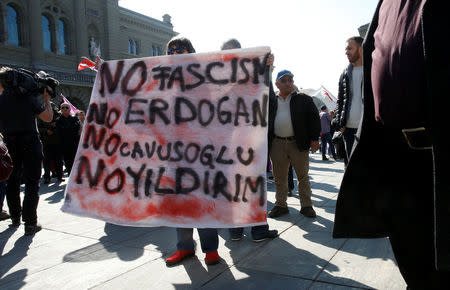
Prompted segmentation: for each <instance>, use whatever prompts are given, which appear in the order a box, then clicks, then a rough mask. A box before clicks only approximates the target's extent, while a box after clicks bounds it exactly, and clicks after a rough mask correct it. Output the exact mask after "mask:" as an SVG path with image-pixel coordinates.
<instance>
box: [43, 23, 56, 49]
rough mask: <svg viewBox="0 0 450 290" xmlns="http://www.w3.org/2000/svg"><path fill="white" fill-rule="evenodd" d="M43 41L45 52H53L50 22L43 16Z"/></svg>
mask: <svg viewBox="0 0 450 290" xmlns="http://www.w3.org/2000/svg"><path fill="white" fill-rule="evenodd" d="M42 40H43V42H44V50H45V51H48V52H51V51H52V42H53V41H52V30H51V27H50V20H49V19H48V17H47V16H45V15H42Z"/></svg>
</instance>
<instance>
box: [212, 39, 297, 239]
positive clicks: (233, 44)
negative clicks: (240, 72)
mask: <svg viewBox="0 0 450 290" xmlns="http://www.w3.org/2000/svg"><path fill="white" fill-rule="evenodd" d="M237 48H241V44H240V43H239V41H238V40H237V39H235V38H232V39H229V40H227V41H225V42H224V43H223V44H222V47H221V50H228V49H237ZM273 60H274V58H273V55H272V54H271V55H270V57H269V58H268V60H267V63H266V70H271V69H272V66H273ZM270 90H272V91H273V87H272V84H271V85H270ZM292 183H293V182H292ZM229 231H230V236H231V240H232V241H239V240H241V239H242V235H243V233H244V228H232V229H230V230H229ZM251 231H252V238H253V241H254V242H262V241H265V240H267V239H273V238H276V237H278V231H277V230H269V225H268V224H267V223H266V224H265V225H261V226H254V227H252V229H251Z"/></svg>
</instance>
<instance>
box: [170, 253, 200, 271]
mask: <svg viewBox="0 0 450 290" xmlns="http://www.w3.org/2000/svg"><path fill="white" fill-rule="evenodd" d="M194 254H195V251H194V250H178V251H176V252H175V254H173V255H172V256H170V257H169V258H167V259H166V266H168V267H170V266H174V265H176V264H178V263H180V262H181V261H183V260H184V259H185V258H188V257H192V256H194Z"/></svg>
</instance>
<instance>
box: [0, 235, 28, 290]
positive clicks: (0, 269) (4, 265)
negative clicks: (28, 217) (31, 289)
mask: <svg viewBox="0 0 450 290" xmlns="http://www.w3.org/2000/svg"><path fill="white" fill-rule="evenodd" d="M16 230H18V229H17V228H7V229H6V230H4V231H3V232H2V233H1V234H0V237H1V240H0V254H1V256H0V261H1V262H0V288H2V287H1V286H2V285H3V286H5V285H6V284H8V283H9V282H14V283H15V285H14V286H17V289H19V288H21V286H24V285H25V282H24V280H25V278H26V277H27V273H28V270H27V269H21V270H18V271H15V272H12V273H10V274H8V275H6V276H4V275H5V274H6V273H7V272H8V271H9V270H11V269H12V268H14V266H15V265H17V264H19V263H20V262H21V261H22V259H23V258H25V257H26V256H27V252H28V249H29V248H30V245H31V243H32V241H33V237H32V236H28V237H27V236H22V237H20V238H19V239H17V240H16V242H15V243H14V247H13V248H12V249H11V250H10V251H9V252H8V253H6V254H3V250H4V248H5V245H6V243H7V242H8V239H9V238H10V237H11V236H12V235H13V234H14V233H15V231H16Z"/></svg>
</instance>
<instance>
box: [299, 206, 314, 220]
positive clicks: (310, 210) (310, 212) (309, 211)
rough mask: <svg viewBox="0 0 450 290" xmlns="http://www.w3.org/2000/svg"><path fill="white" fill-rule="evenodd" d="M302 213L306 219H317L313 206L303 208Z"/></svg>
mask: <svg viewBox="0 0 450 290" xmlns="http://www.w3.org/2000/svg"><path fill="white" fill-rule="evenodd" d="M300 213H301V214H302V215H304V216H306V217H309V218H315V217H316V212H315V211H314V209H313V208H312V206H305V207H302V209H301V210H300Z"/></svg>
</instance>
